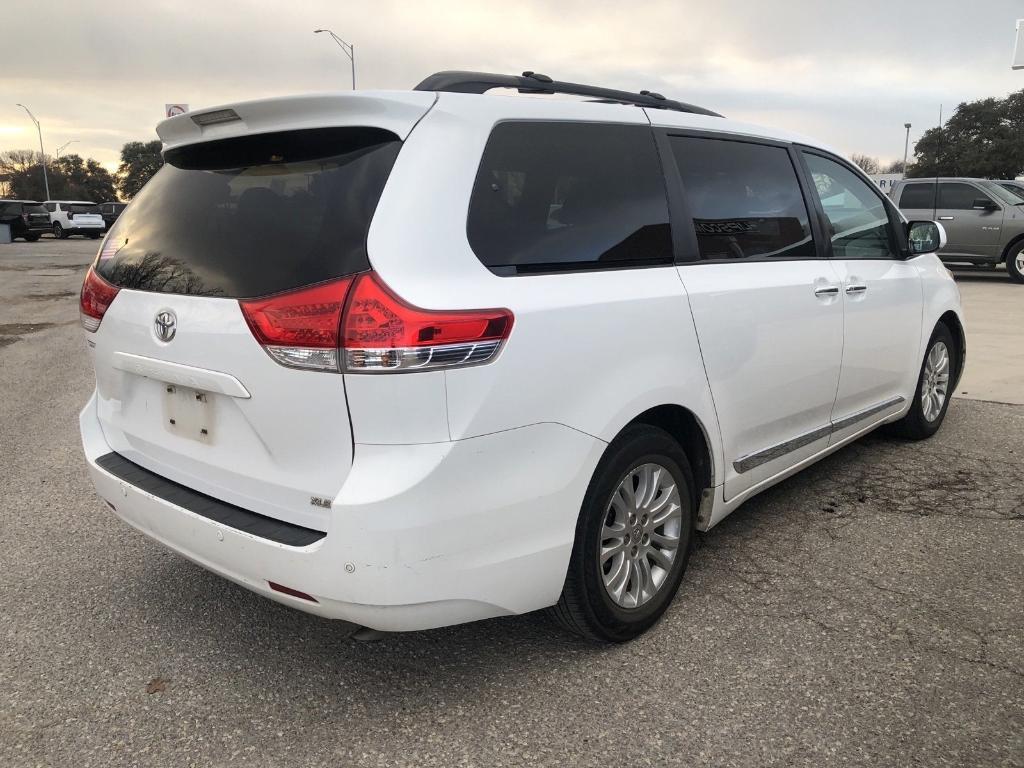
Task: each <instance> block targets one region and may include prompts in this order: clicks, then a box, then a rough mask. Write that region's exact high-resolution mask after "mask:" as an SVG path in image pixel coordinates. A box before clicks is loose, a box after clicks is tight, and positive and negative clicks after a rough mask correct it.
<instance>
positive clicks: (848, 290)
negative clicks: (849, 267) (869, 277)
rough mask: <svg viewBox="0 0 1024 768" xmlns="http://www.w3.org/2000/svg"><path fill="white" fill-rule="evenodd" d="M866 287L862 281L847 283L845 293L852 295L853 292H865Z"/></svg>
mask: <svg viewBox="0 0 1024 768" xmlns="http://www.w3.org/2000/svg"><path fill="white" fill-rule="evenodd" d="M867 289H868V287H867V286H866V285H864V284H862V283H857V284H855V285H848V286H846V293H847V295H853V294H857V293H865V292H866V291H867Z"/></svg>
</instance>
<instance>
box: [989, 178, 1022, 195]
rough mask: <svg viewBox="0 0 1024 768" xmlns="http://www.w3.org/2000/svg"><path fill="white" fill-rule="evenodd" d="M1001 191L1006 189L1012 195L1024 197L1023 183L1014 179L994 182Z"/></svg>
mask: <svg viewBox="0 0 1024 768" xmlns="http://www.w3.org/2000/svg"><path fill="white" fill-rule="evenodd" d="M996 184H998V185H999V186H1001V187H1002V188H1003V189H1008V190H1010V191H1011V192H1013V193H1014V194H1016V195H1018V196H1020V197H1024V181H1017V180H1016V179H1000V180H999V181H997V182H996Z"/></svg>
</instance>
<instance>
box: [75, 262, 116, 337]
mask: <svg viewBox="0 0 1024 768" xmlns="http://www.w3.org/2000/svg"><path fill="white" fill-rule="evenodd" d="M118 290H119V289H118V288H116V287H115V286H113V285H111V284H110V283H108V282H107V281H106V280H104V279H103V278H102V277H100V276H99V275H97V274H96V270H95V269H93V268H92V267H89V271H88V272H86V274H85V282H83V283H82V294H81V296H80V297H79V302H78V306H79V317H80V318H81V320H82V327H83V328H85V330H87V331H89V332H90V333H95V332H96V331H97V330H98V329H99V327H100V322H102V320H103V315H104V314H105V313H106V311H107V308H108V307H110V304H111V303H112V302H113V301H114V299H115V298H116V297H117V292H118Z"/></svg>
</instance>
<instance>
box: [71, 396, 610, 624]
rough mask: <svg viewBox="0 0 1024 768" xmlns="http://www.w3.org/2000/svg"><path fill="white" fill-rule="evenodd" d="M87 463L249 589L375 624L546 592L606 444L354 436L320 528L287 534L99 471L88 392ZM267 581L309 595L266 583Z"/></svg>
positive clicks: (153, 528)
mask: <svg viewBox="0 0 1024 768" xmlns="http://www.w3.org/2000/svg"><path fill="white" fill-rule="evenodd" d="M80 426H81V431H82V442H83V446H84V448H85V455H86V459H87V461H88V465H89V472H90V475H91V477H92V480H93V483H94V484H95V486H96V490H97V491H98V492H99V494H100V496H101V497H103V499H105V500H106V501H107V502H108V504H110V505H111V507H113V508H114V510H115V512H116V514H117V515H118V517H120V518H121V519H122V520H124V521H125V522H126V523H128V524H129V525H131V526H132V527H134V528H136V529H138V530H139V531H141V532H143V533H145V534H146V535H147V536H150V537H151V538H153V539H156V540H157V541H159V542H161V543H162V544H164V545H166V546H167V547H169V548H170V549H172V550H174V551H175V552H178V553H179V554H181V555H183V556H185V557H187V558H188V559H190V560H192V561H194V562H196V563H198V564H199V565H202V566H203V567H205V568H207V569H209V570H211V571H213V572H215V573H218V574H220V575H221V576H224V577H225V578H228V579H231V580H232V581H235V582H237V583H239V584H241V585H242V586H244V587H247V588H248V589H251V590H252V591H254V592H258V593H260V594H262V595H264V596H266V597H269V598H271V599H273V600H276V601H278V602H281V603H285V604H287V605H291V606H293V607H295V608H299V609H301V610H303V611H307V612H309V613H314V614H318V615H320V616H325V617H327V618H335V619H344V620H346V621H351V622H354V623H357V624H361V625H363V626H367V627H372V628H374V629H380V630H385V631H404V630H418V629H427V628H431V627H437V626H443V625H447V624H457V623H461V622H466V621H474V620H477V619H483V618H489V617H492V616H500V615H507V614H516V613H525V612H527V611H532V610H536V609H538V608H543V607H545V606H548V605H552V604H554V603H555V602H556V601H557V599H558V596H559V593H560V592H561V588H562V584H563V582H564V580H565V571H566V567H567V565H568V561H569V555H570V553H571V550H572V543H573V537H574V535H575V528H576V519H577V515H578V513H579V507H580V504H581V502H582V499H583V495H584V493H585V491H586V486H587V484H588V483H589V481H590V477H591V475H592V473H593V470H594V467H595V466H596V464H597V461H598V459H599V458H600V455H601V453H602V452H603V450H604V447H605V444H604V443H603V442H602V441H600V440H598V439H596V438H594V437H591V436H589V435H585V434H583V433H581V432H578V431H576V430H573V429H571V428H569V427H565V426H562V425H559V424H536V425H532V426H528V427H522V428H520V429H513V430H508V431H505V432H499V433H495V434H492V435H485V436H482V437H477V438H472V439H469V440H462V441H454V442H448V443H434V444H425V445H404V446H375V445H357V446H356V452H355V461H354V463H353V466H352V469H351V471H350V473H349V475H348V477H347V479H346V481H345V485H344V487H343V488H342V490H341V492H340V493H339V494H338V496H337V497H336V498H335V499H334V502H333V505H332V508H331V514H330V518H329V519H330V524H329V527H328V530H327V532H326V536H324V537H323V538H322V539H320V540H319V541H316V542H314V543H313V544H310V545H308V546H288V545H285V544H281V543H278V542H276V541H272V540H269V539H266V538H262V537H260V536H254V535H252V534H250V533H247V532H245V531H243V530H239V529H237V528H234V527H231V526H229V525H225V524H223V523H220V522H217V521H216V520H211V519H209V518H206V517H203V516H201V515H198V514H195V513H193V512H191V511H189V510H188V509H185V508H183V507H180V506H177V505H176V504H173V503H171V502H169V501H167V500H165V499H162V498H160V497H158V496H156V495H154V494H153V493H150V492H148V491H146V490H144V489H143V488H140V487H138V486H137V485H133V484H132V483H130V482H127V481H126V480H122V479H120V478H119V477H117V476H115V475H114V474H112V473H111V472H108V471H106V470H104V469H103V468H102V467H101V466H100V465H99V464H98V463H97V460H98V459H100V457H102V456H105V455H107V454H109V453H110V447H109V445H108V444H107V442H106V439H105V438H104V436H103V432H102V428H101V426H100V423H99V421H98V419H97V416H96V405H95V396H94V397H93V399H91V400H90V401H89V403H88V404H87V405H86V407H85V408H84V409H83V411H82V413H81V416H80ZM269 582H275V583H277V584H281V585H284V586H286V587H289V588H291V589H294V590H299V591H300V592H304V593H306V594H308V595H311V596H312V597H313V598H315V602H311V601H308V600H304V599H302V598H299V597H294V596H291V595H287V594H282V593H280V592H275V591H272V590H271V588H270V586H269Z"/></svg>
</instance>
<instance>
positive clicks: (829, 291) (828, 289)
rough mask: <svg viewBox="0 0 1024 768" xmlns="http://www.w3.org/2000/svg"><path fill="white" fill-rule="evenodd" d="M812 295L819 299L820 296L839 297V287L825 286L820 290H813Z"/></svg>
mask: <svg viewBox="0 0 1024 768" xmlns="http://www.w3.org/2000/svg"><path fill="white" fill-rule="evenodd" d="M814 295H815V296H818V297H821V296H838V295H839V286H838V285H827V286H822V287H821V288H815V289H814Z"/></svg>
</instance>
